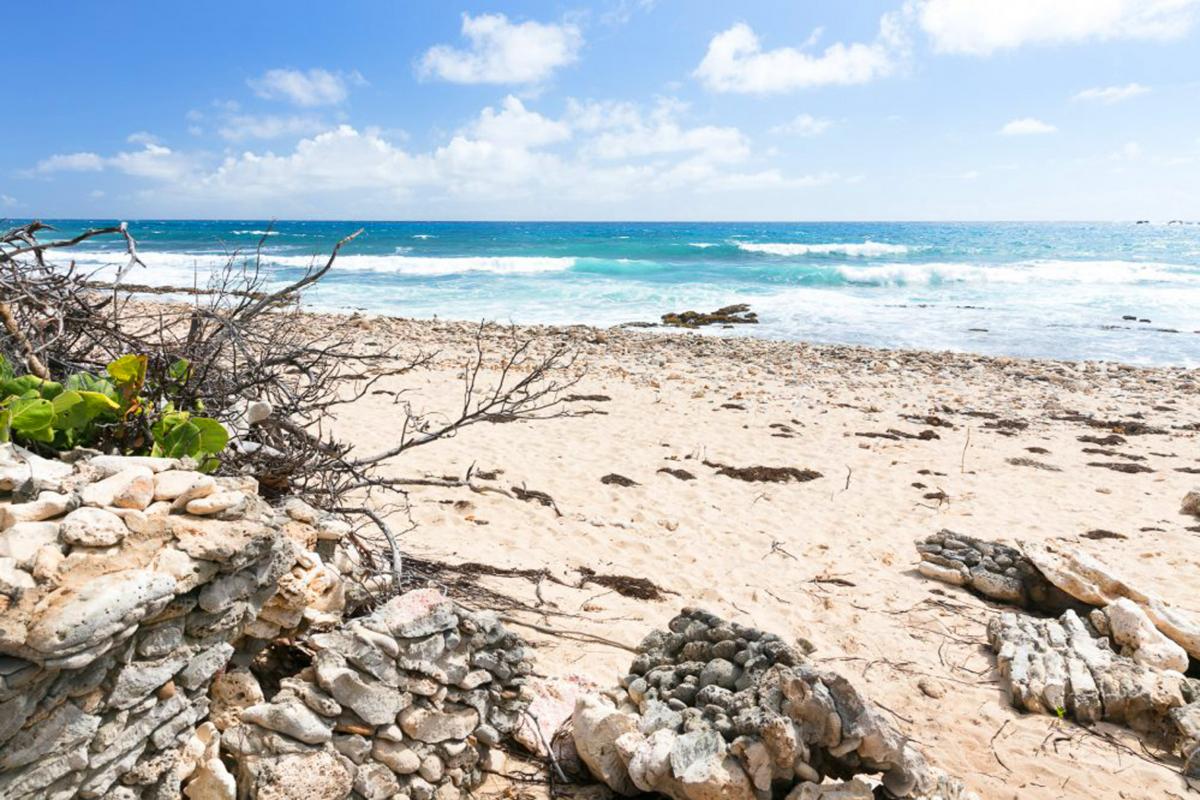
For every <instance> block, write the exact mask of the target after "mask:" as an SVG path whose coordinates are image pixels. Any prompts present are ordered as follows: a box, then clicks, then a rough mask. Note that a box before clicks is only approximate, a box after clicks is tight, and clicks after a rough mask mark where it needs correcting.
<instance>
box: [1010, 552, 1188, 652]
mask: <svg viewBox="0 0 1200 800" xmlns="http://www.w3.org/2000/svg"><path fill="white" fill-rule="evenodd" d="M1024 550H1025V553H1026V554H1027V555H1028V556H1029V560H1030V561H1031V562H1032V563H1033V564H1034V566H1036V567H1037V568H1038V570H1039V571H1040V572H1041V573H1042V574H1043V575H1045V576H1046V578H1047V580H1049V581H1050V582H1051V583H1053V584H1054V585H1055V586H1057V587H1058V588H1060V589H1062V590H1063V591H1064V592H1066V593H1067V594H1069V595H1071V596H1072V597H1074V598H1076V599H1077V600H1081V601H1083V602H1084V603H1088V604H1089V605H1093V606H1097V607H1100V608H1103V607H1105V606H1108V605H1110V604H1112V603H1115V602H1116V601H1117V600H1119V599H1121V598H1126V599H1128V600H1130V601H1132V602H1133V603H1135V604H1136V605H1138V606H1139V607H1140V608H1141V609H1142V610H1143V611H1144V612H1145V613H1146V616H1148V617H1149V618H1150V620H1151V622H1153V623H1154V626H1155V627H1156V628H1158V629H1159V630H1160V631H1162V632H1163V634H1165V635H1166V636H1167V637H1168V638H1170V639H1171V640H1172V641H1173V642H1175V643H1176V644H1178V645H1179V646H1180V647H1182V648H1183V649H1184V650H1186V651H1187V653H1188V655H1189V656H1191V657H1192V658H1200V623H1197V622H1196V620H1194V619H1192V618H1190V617H1188V616H1187V615H1186V614H1184V613H1183V612H1182V611H1180V610H1178V609H1176V608H1174V607H1172V606H1170V605H1169V604H1167V603H1166V602H1165V601H1163V600H1161V599H1160V598H1158V597H1156V596H1154V595H1152V594H1150V593H1149V592H1148V591H1145V590H1143V589H1141V588H1138V587H1136V586H1134V585H1132V584H1131V583H1130V582H1129V581H1127V580H1126V579H1125V578H1124V577H1122V576H1121V575H1120V574H1118V573H1117V572H1116V571H1115V570H1113V569H1112V568H1111V567H1109V566H1107V565H1106V564H1103V563H1101V562H1100V561H1099V560H1098V559H1096V558H1093V557H1092V556H1090V555H1088V554H1086V553H1084V552H1083V551H1081V550H1078V549H1074V548H1069V547H1067V546H1065V545H1061V544H1057V543H1053V544H1052V543H1048V542H1042V543H1033V542H1029V543H1026V544H1025V545H1024Z"/></svg>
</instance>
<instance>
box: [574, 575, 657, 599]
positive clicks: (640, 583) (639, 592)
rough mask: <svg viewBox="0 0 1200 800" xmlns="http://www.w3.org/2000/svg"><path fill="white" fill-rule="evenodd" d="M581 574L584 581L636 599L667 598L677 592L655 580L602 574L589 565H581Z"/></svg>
mask: <svg viewBox="0 0 1200 800" xmlns="http://www.w3.org/2000/svg"><path fill="white" fill-rule="evenodd" d="M579 574H580V575H581V576H583V583H584V584H587V583H594V584H596V585H597V586H603V587H604V588H605V589H612V590H613V591H614V592H616V593H617V594H619V595H621V596H622V597H632V598H634V599H635V600H654V601H656V602H657V601H659V600H666V599H667V597H666V596H667V594H675V593H674V592H667V590H666V589H663V588H661V587H659V586H658V585H656V584H655V583H654V582H653V581H651V580H648V579H647V578H634V577H631V576H629V575H602V574H600V573H598V572H596V571H595V570H593V569H590V568H588V567H580V568H579Z"/></svg>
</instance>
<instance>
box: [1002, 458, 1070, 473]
mask: <svg viewBox="0 0 1200 800" xmlns="http://www.w3.org/2000/svg"><path fill="white" fill-rule="evenodd" d="M1004 460H1005V461H1006V462H1007V463H1009V464H1012V465H1013V466H1014V467H1032V468H1033V469H1040V470H1045V471H1047V472H1062V467H1056V466H1054V465H1053V464H1047V463H1046V462H1044V461H1038V460H1037V459H1036V458H1029V457H1028V456H1016V457H1014V458H1006V459H1004Z"/></svg>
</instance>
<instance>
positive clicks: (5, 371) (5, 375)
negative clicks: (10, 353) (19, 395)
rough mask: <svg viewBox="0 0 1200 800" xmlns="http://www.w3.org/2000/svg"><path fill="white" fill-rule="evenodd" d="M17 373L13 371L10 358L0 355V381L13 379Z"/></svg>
mask: <svg viewBox="0 0 1200 800" xmlns="http://www.w3.org/2000/svg"><path fill="white" fill-rule="evenodd" d="M15 374H16V373H14V372H13V368H12V364H9V363H8V359H7V358H5V357H4V356H3V355H0V383H3V382H5V381H11V380H12V379H13V377H14V376H15Z"/></svg>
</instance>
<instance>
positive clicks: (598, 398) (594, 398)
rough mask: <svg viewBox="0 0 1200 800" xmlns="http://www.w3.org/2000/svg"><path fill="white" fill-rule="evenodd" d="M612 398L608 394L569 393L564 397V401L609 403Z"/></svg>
mask: <svg viewBox="0 0 1200 800" xmlns="http://www.w3.org/2000/svg"><path fill="white" fill-rule="evenodd" d="M611 400H612V398H611V397H609V396H608V395H606V394H569V395H567V396H566V397H564V398H563V399H562V401H563V402H564V403H607V402H609V401H611Z"/></svg>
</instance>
